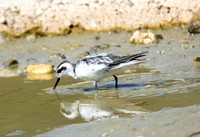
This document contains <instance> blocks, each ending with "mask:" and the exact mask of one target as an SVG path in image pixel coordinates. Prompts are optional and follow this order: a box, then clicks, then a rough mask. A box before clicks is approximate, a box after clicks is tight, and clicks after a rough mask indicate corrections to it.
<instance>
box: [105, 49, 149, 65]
mask: <svg viewBox="0 0 200 137" xmlns="http://www.w3.org/2000/svg"><path fill="white" fill-rule="evenodd" d="M147 53H148V51H145V52H142V53H138V54H134V55H129V56H123V57H121V58H119V59H117V60H115V61H113V63H110V64H109V65H108V66H109V67H113V66H116V65H119V64H121V63H126V62H129V61H133V60H138V61H142V60H140V59H138V58H140V57H144V56H146V54H147Z"/></svg>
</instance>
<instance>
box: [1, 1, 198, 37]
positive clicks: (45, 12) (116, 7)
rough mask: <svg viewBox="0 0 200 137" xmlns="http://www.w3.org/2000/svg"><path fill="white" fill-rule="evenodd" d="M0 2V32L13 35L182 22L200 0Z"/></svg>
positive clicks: (187, 19) (189, 16) (126, 27)
mask: <svg viewBox="0 0 200 137" xmlns="http://www.w3.org/2000/svg"><path fill="white" fill-rule="evenodd" d="M0 2H1V3H2V4H1V5H0V32H4V33H6V34H10V35H13V36H20V35H23V34H25V33H29V32H31V33H35V34H45V35H47V34H65V33H68V32H70V31H74V30H75V31H82V30H92V31H100V30H109V29H115V28H121V29H126V30H132V29H138V28H154V27H160V26H167V25H171V24H184V23H188V22H189V21H190V20H191V18H192V17H193V15H194V13H196V12H197V11H198V10H199V9H200V1H199V0H193V1H190V0H185V1H184V2H183V1H182V0H176V1H171V0H139V1H134V0H118V1H112V0H101V1H98V0H84V1H80V0H73V1H70V0H28V1H24V0H19V1H17V2H15V1H11V0H9V1H6V2H5V1H3V0H0ZM74 28H76V29H74ZM77 28H78V30H77Z"/></svg>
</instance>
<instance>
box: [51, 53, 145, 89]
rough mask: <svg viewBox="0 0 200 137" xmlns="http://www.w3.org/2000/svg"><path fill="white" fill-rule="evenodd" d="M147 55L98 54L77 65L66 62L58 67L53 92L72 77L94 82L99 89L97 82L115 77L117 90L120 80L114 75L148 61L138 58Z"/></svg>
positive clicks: (87, 57) (78, 62) (81, 60)
mask: <svg viewBox="0 0 200 137" xmlns="http://www.w3.org/2000/svg"><path fill="white" fill-rule="evenodd" d="M147 53H148V52H147V51H146V52H142V53H138V54H134V55H129V56H119V55H114V54H108V53H98V54H92V55H88V56H85V57H83V58H82V59H80V60H79V61H77V62H76V63H71V62H69V61H68V60H65V61H63V62H61V63H60V65H58V67H57V70H56V72H57V73H58V74H59V77H58V79H57V81H56V83H55V85H54V87H53V90H54V89H55V88H56V86H57V85H58V83H59V81H60V79H61V77H63V76H71V77H73V78H75V79H81V80H93V81H94V86H95V87H97V82H98V81H99V80H101V79H103V78H105V77H108V76H113V77H114V78H115V87H116V88H117V87H118V78H117V76H115V75H114V74H116V73H118V72H122V71H124V70H125V69H127V67H128V66H130V65H133V64H136V63H140V62H143V61H145V60H146V59H138V58H140V57H143V56H146V54H147Z"/></svg>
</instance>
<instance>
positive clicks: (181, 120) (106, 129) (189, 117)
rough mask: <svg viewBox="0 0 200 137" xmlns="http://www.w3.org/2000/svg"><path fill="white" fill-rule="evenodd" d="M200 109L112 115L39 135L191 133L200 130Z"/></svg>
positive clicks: (156, 136)
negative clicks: (129, 117)
mask: <svg viewBox="0 0 200 137" xmlns="http://www.w3.org/2000/svg"><path fill="white" fill-rule="evenodd" d="M199 113H200V106H191V107H185V108H176V109H171V108H168V109H167V108H166V109H163V110H161V111H160V112H155V113H151V114H145V115H140V116H136V117H134V118H131V119H126V118H120V119H108V120H102V121H98V122H90V123H86V124H74V125H70V126H65V127H62V128H57V129H54V130H53V131H50V132H47V133H44V134H41V135H37V136H36V137H66V136H71V137H79V136H82V137H94V136H102V137H105V136H106V137H122V136H127V137H132V136H141V137H161V136H162V137H169V136H171V137H173V136H174V137H189V136H190V135H192V134H193V133H196V132H199V131H200V128H199V120H200V117H199ZM77 131H78V132H77ZM195 137H196V136H195Z"/></svg>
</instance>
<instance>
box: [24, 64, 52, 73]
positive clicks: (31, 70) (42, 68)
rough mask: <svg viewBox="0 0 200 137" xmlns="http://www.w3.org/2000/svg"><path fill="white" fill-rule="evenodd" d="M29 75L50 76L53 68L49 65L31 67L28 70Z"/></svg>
mask: <svg viewBox="0 0 200 137" xmlns="http://www.w3.org/2000/svg"><path fill="white" fill-rule="evenodd" d="M26 72H27V73H29V74H48V73H52V72H53V66H51V65H47V64H40V65H30V66H28V67H27V68H26Z"/></svg>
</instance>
